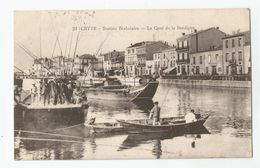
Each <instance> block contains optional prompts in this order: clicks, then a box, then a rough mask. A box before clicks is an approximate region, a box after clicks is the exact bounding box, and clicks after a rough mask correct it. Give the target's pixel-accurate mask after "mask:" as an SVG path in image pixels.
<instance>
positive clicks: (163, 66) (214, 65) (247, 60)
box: [30, 27, 251, 77]
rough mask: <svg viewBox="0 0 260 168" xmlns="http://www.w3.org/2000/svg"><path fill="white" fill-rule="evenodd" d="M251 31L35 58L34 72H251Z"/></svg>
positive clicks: (194, 35) (195, 33) (214, 31)
mask: <svg viewBox="0 0 260 168" xmlns="http://www.w3.org/2000/svg"><path fill="white" fill-rule="evenodd" d="M250 41H251V39H250V32H249V31H246V32H236V33H233V34H232V35H228V34H226V33H225V32H223V31H221V30H219V28H218V27H211V28H208V29H205V30H200V31H197V30H194V31H193V32H192V33H190V34H184V33H183V34H182V36H181V37H179V38H177V40H176V44H177V45H169V43H168V42H165V41H142V42H138V43H135V44H131V45H130V46H128V47H127V48H126V49H125V51H116V50H113V51H111V52H108V53H105V54H100V55H98V56H94V55H91V54H83V55H81V56H75V57H74V59H72V58H66V57H64V56H57V57H53V58H51V59H50V58H39V59H36V60H34V64H33V66H32V69H31V72H30V73H31V74H34V75H36V76H43V75H46V74H48V73H54V74H56V75H66V74H85V75H86V74H87V75H90V76H104V75H106V74H108V75H125V76H129V77H133V76H143V75H153V74H156V75H164V74H175V75H198V74H200V75H201V74H209V75H217V74H218V75H235V74H249V73H250V72H251V53H250Z"/></svg>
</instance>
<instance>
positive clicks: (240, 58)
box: [238, 51, 242, 61]
mask: <svg viewBox="0 0 260 168" xmlns="http://www.w3.org/2000/svg"><path fill="white" fill-rule="evenodd" d="M238 61H242V51H239V52H238Z"/></svg>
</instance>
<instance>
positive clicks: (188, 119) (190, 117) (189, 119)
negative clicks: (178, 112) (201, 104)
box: [185, 109, 197, 123]
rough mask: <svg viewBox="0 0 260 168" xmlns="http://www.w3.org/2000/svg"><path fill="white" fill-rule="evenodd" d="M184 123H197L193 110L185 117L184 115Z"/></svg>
mask: <svg viewBox="0 0 260 168" xmlns="http://www.w3.org/2000/svg"><path fill="white" fill-rule="evenodd" d="M185 121H186V123H190V122H195V121H197V119H196V114H195V112H194V110H193V109H191V110H190V112H188V113H187V114H186V115H185Z"/></svg>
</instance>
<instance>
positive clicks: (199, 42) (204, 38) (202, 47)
mask: <svg viewBox="0 0 260 168" xmlns="http://www.w3.org/2000/svg"><path fill="white" fill-rule="evenodd" d="M223 37H225V33H224V32H222V31H220V30H219V28H218V27H216V28H215V27H211V28H208V29H204V30H200V31H197V30H194V32H193V33H191V34H187V35H185V33H183V34H182V37H180V38H178V39H177V48H176V51H177V61H176V62H177V67H178V68H177V73H178V74H179V75H186V74H187V75H189V74H190V72H191V68H190V54H192V53H198V52H204V51H208V50H210V49H211V48H219V47H221V45H222V38H223Z"/></svg>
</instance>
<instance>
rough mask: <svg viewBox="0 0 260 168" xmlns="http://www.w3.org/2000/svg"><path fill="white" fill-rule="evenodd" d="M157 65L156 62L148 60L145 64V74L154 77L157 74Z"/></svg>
mask: <svg viewBox="0 0 260 168" xmlns="http://www.w3.org/2000/svg"><path fill="white" fill-rule="evenodd" d="M154 67H155V64H154V60H153V59H151V60H146V63H145V74H146V75H150V76H151V75H152V74H154V73H155V68H154Z"/></svg>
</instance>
